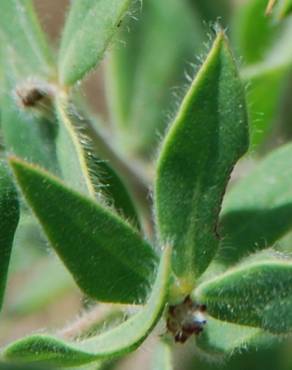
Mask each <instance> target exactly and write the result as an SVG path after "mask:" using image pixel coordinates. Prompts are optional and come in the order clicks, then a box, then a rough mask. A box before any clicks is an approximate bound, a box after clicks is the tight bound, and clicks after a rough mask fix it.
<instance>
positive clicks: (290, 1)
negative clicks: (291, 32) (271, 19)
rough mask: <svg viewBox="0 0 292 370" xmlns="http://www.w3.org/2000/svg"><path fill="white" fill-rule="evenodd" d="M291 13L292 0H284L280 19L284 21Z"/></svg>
mask: <svg viewBox="0 0 292 370" xmlns="http://www.w3.org/2000/svg"><path fill="white" fill-rule="evenodd" d="M291 13H292V0H283V1H282V6H281V8H280V14H279V17H280V19H283V18H285V17H287V16H288V15H291Z"/></svg>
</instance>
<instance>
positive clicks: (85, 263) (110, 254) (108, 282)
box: [10, 158, 157, 303]
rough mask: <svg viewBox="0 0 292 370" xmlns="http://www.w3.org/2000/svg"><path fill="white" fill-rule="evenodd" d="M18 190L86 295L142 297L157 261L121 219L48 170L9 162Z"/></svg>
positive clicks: (130, 299) (128, 300)
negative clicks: (74, 189) (65, 183)
mask: <svg viewBox="0 0 292 370" xmlns="http://www.w3.org/2000/svg"><path fill="white" fill-rule="evenodd" d="M10 163H11V165H12V168H13V170H14V173H15V175H16V178H17V181H18V183H19V185H20V187H21V189H22V192H23V194H24V196H25V198H26V200H27V202H28V203H29V205H30V206H31V207H32V209H33V211H34V213H35V214H36V216H37V218H38V219H39V221H40V223H41V225H42V227H43V229H44V231H45V233H46V235H47V237H48V239H49V240H50V242H51V244H52V246H53V247H54V249H55V250H56V252H57V253H58V255H59V256H60V258H61V259H62V261H63V262H64V264H65V265H66V267H67V268H68V269H69V271H70V272H71V273H72V275H73V277H74V279H75V281H76V283H77V284H78V285H79V286H80V288H81V289H82V290H83V291H84V292H85V293H86V294H88V295H89V296H91V297H93V298H95V299H98V300H100V301H105V302H119V303H133V302H137V301H144V300H145V298H146V297H147V295H148V293H149V285H150V284H151V282H152V279H153V272H154V270H155V266H156V264H157V256H156V254H155V253H154V251H153V250H152V248H151V247H150V246H149V244H147V243H146V242H145V241H143V240H142V239H141V238H140V236H139V235H138V234H137V233H136V231H135V230H134V229H132V228H131V227H130V226H129V225H128V224H127V223H126V222H124V221H123V220H122V219H120V218H119V217H118V216H116V215H115V214H114V213H112V212H111V211H110V210H109V209H107V208H104V207H102V206H101V205H99V204H98V203H97V202H95V201H94V200H90V199H89V198H87V197H84V196H82V195H81V194H78V193H76V192H75V191H73V190H71V189H69V188H68V187H66V186H65V185H63V183H62V182H60V181H59V180H58V179H57V178H54V177H53V176H51V175H50V174H49V173H47V172H45V171H43V170H41V169H38V168H37V167H34V166H33V165H30V164H28V163H25V162H23V161H21V160H19V159H16V158H13V159H11V160H10Z"/></svg>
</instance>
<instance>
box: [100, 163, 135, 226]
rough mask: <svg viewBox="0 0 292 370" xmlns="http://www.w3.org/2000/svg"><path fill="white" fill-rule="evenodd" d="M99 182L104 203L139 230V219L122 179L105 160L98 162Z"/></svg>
mask: <svg viewBox="0 0 292 370" xmlns="http://www.w3.org/2000/svg"><path fill="white" fill-rule="evenodd" d="M96 171H98V173H99V181H100V182H101V184H103V186H104V188H103V189H102V194H103V195H104V197H105V199H106V201H107V202H108V203H109V204H110V205H111V206H113V207H114V208H115V209H116V211H117V212H118V213H119V214H120V215H121V216H122V217H123V218H125V219H127V220H128V221H129V222H130V223H131V224H133V225H134V226H135V227H137V228H138V229H140V217H139V215H138V213H137V209H136V206H135V204H134V201H133V199H132V196H131V195H130V192H129V191H128V189H127V187H126V185H125V184H124V182H123V179H122V178H121V177H120V176H119V175H118V173H117V172H116V171H115V170H114V169H113V167H112V166H111V165H110V164H109V163H108V162H107V161H105V160H98V162H97V169H96Z"/></svg>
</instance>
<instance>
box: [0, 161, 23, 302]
mask: <svg viewBox="0 0 292 370" xmlns="http://www.w3.org/2000/svg"><path fill="white" fill-rule="evenodd" d="M18 219H19V206H18V200H17V194H16V190H15V188H14V185H13V183H12V180H11V178H10V176H9V174H8V170H7V168H6V166H5V165H4V163H3V162H2V161H0V309H1V307H2V301H3V295H4V291H5V286H6V279H7V272H8V266H9V261H10V254H11V248H12V243H13V238H14V233H15V230H16V226H17V224H18Z"/></svg>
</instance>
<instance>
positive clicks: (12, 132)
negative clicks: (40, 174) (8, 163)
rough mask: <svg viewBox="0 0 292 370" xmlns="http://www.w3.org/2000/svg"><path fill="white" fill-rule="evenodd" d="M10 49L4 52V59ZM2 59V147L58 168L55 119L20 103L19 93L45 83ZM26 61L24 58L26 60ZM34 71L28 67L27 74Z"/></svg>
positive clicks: (41, 86)
mask: <svg viewBox="0 0 292 370" xmlns="http://www.w3.org/2000/svg"><path fill="white" fill-rule="evenodd" d="M9 55H10V54H9V53H8V54H7V55H6V57H7V59H8V57H9ZM10 57H11V59H9V60H6V61H5V62H4V63H3V66H4V70H5V78H4V88H5V90H4V91H5V92H4V93H3V95H2V97H1V100H0V103H1V127H2V133H3V139H4V144H5V148H6V150H7V151H8V152H10V153H13V154H15V155H17V156H19V157H21V158H24V159H26V160H27V161H29V162H32V163H35V164H39V165H41V166H42V167H44V168H46V169H48V170H50V171H51V172H57V168H56V148H55V143H54V139H55V128H56V127H55V123H54V122H53V121H52V120H51V117H48V115H47V114H46V113H47V111H43V110H39V108H38V107H35V108H32V107H26V106H24V105H23V103H22V101H21V98H20V95H22V94H24V95H25V94H26V93H27V92H29V91H31V90H32V89H34V88H41V89H43V87H44V82H43V81H42V80H36V79H34V78H30V77H28V76H30V75H28V76H27V75H26V74H23V73H22V72H21V68H19V66H18V65H17V64H15V63H14V62H15V61H14V58H13V57H12V55H10ZM26 63H27V61H26V62H25V64H26ZM32 73H34V71H33V70H30V74H32Z"/></svg>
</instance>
